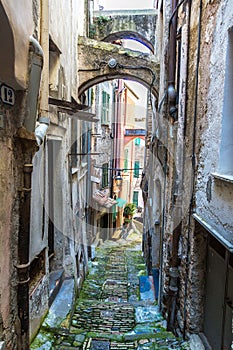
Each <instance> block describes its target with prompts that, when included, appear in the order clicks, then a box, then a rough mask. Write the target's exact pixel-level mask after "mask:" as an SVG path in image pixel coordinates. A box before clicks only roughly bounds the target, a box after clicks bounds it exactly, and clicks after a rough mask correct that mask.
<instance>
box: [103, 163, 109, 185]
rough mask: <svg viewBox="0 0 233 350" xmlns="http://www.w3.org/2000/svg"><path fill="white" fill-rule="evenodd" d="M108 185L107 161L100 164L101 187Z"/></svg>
mask: <svg viewBox="0 0 233 350" xmlns="http://www.w3.org/2000/svg"><path fill="white" fill-rule="evenodd" d="M107 186H108V163H105V164H103V165H102V187H103V188H104V187H107Z"/></svg>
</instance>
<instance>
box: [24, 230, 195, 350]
mask: <svg viewBox="0 0 233 350" xmlns="http://www.w3.org/2000/svg"><path fill="white" fill-rule="evenodd" d="M61 298H62V297H61ZM55 310H56V312H57V311H58V308H57V307H56V308H55ZM60 312H62V307H61V308H60ZM52 313H53V307H51V309H50V312H49V314H48V316H47V318H46V319H45V320H44V323H43V325H42V328H41V331H40V333H39V334H38V336H37V337H36V339H35V340H34V342H33V344H32V345H31V349H32V350H33V349H40V350H42V349H43V350H45V349H47V350H49V349H59V350H62V349H64V350H65V349H67V350H68V349H91V350H117V349H121V350H126V349H138V350H139V349H140V350H147V349H148V350H149V349H189V346H188V343H187V342H183V341H182V340H179V339H177V338H175V337H174V335H173V334H172V333H170V332H167V331H166V321H165V320H164V319H163V318H162V316H161V314H160V312H159V311H158V306H157V305H156V302H155V299H154V289H153V285H152V283H151V282H150V279H149V276H146V268H145V264H144V259H143V257H142V253H141V235H140V233H135V232H133V231H132V230H131V231H130V233H129V236H128V237H127V238H126V239H120V240H118V241H105V242H104V244H103V245H101V246H100V247H98V248H97V251H96V257H95V259H94V261H92V262H90V267H89V273H88V276H87V278H86V280H85V282H84V284H83V287H82V289H81V292H80V295H79V297H78V298H77V300H76V303H75V306H74V310H73V311H71V313H70V314H68V315H67V317H66V318H65V319H62V318H61V319H60V321H59V323H60V325H58V324H57V317H56V318H54V315H53V314H52ZM57 316H58V315H57Z"/></svg>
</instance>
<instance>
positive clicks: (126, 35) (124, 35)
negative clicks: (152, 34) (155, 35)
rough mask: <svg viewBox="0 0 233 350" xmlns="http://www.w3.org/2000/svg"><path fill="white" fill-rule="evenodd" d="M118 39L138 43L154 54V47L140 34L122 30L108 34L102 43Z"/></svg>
mask: <svg viewBox="0 0 233 350" xmlns="http://www.w3.org/2000/svg"><path fill="white" fill-rule="evenodd" d="M120 39H131V40H135V41H138V42H139V43H141V44H143V45H144V46H146V47H147V48H148V49H149V50H151V52H152V53H154V45H153V44H152V43H151V42H150V41H149V40H148V39H146V38H145V37H144V36H143V35H141V34H140V33H137V32H134V31H130V30H123V31H119V32H115V33H110V34H108V35H107V36H106V37H105V38H103V39H102V41H104V42H108V43H112V42H114V41H116V40H120Z"/></svg>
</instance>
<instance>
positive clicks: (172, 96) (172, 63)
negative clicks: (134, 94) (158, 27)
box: [167, 0, 177, 120]
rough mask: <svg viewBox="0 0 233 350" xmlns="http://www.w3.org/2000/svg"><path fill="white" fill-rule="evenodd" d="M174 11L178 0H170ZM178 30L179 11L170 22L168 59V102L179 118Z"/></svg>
mask: <svg viewBox="0 0 233 350" xmlns="http://www.w3.org/2000/svg"><path fill="white" fill-rule="evenodd" d="M170 4H171V10H172V13H173V12H174V11H175V10H176V8H177V0H170ZM176 31H177V11H176V12H175V14H174V15H173V16H172V18H171V20H170V22H169V61H168V91H167V92H168V103H169V113H170V115H171V117H172V118H173V119H174V120H176V119H177V107H176V96H177V94H176V90H175V73H176Z"/></svg>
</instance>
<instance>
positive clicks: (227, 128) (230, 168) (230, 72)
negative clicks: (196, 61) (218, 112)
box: [219, 28, 233, 176]
mask: <svg viewBox="0 0 233 350" xmlns="http://www.w3.org/2000/svg"><path fill="white" fill-rule="evenodd" d="M228 39H229V41H228V48H227V57H226V76H225V86H224V102H223V119H222V136H221V148H220V160H219V171H220V173H221V174H224V175H231V176H232V175H233V98H232V89H233V28H231V29H230V30H229V35H228Z"/></svg>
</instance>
